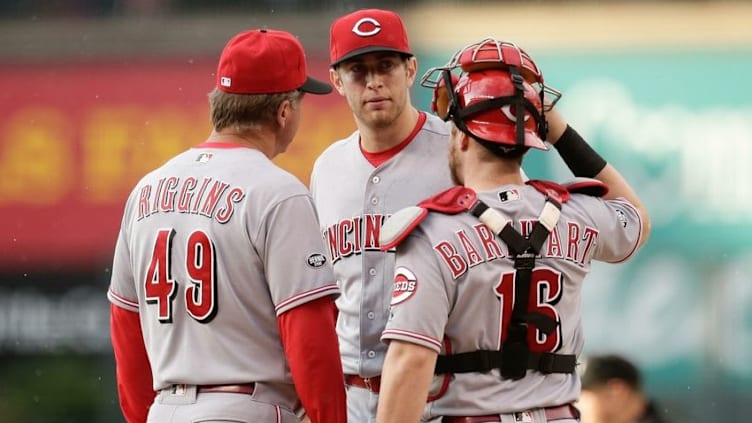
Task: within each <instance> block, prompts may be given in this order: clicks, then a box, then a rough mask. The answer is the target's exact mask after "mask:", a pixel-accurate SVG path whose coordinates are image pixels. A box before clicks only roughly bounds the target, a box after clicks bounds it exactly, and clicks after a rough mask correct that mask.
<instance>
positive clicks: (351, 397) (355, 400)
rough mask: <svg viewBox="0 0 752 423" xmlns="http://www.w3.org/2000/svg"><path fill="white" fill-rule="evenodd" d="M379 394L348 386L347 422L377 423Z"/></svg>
mask: <svg viewBox="0 0 752 423" xmlns="http://www.w3.org/2000/svg"><path fill="white" fill-rule="evenodd" d="M378 402H379V394H377V393H374V392H371V391H370V390H368V389H365V388H360V387H357V386H347V421H348V422H353V423H376V406H377V405H378Z"/></svg>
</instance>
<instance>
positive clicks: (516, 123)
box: [421, 38, 561, 150]
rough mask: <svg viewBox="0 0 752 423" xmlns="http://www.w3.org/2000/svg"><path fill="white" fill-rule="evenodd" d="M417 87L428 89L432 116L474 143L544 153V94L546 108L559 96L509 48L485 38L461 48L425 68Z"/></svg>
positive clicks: (534, 68)
mask: <svg viewBox="0 0 752 423" xmlns="http://www.w3.org/2000/svg"><path fill="white" fill-rule="evenodd" d="M455 72H459V76H458V75H457V74H456V73H455ZM421 85H423V86H425V87H429V88H433V90H434V92H433V101H432V102H431V109H432V110H433V111H434V112H435V113H436V114H438V115H439V116H440V117H441V118H442V119H444V120H449V119H451V120H452V121H453V122H454V123H455V124H456V125H457V127H458V128H459V129H460V130H462V131H463V132H465V133H467V134H469V135H471V136H473V137H475V138H476V139H478V140H479V141H481V142H486V143H492V144H495V145H496V146H498V145H499V144H501V145H507V146H511V147H516V148H528V147H532V148H538V149H542V150H547V149H548V148H547V147H546V145H545V144H544V143H543V141H542V139H544V138H545V136H546V122H545V118H544V116H543V100H544V96H545V94H549V98H551V101H550V105H551V106H552V105H553V104H554V103H555V102H556V101H558V99H559V98H560V97H561V94H560V93H559V92H558V91H556V90H554V89H552V88H549V87H547V86H546V85H545V84H544V83H543V74H542V73H541V72H540V70H539V69H538V67H537V65H536V64H535V62H534V61H533V60H532V58H530V56H529V55H528V54H527V53H525V52H524V51H523V50H522V49H520V48H519V47H517V46H516V45H515V44H513V43H510V42H505V41H497V40H495V39H492V38H487V39H484V40H482V41H480V42H478V43H474V44H471V45H469V46H467V47H464V48H462V49H461V50H459V51H458V52H457V53H455V55H454V56H453V57H452V59H450V61H449V63H447V65H445V66H441V67H438V68H433V69H430V70H429V71H428V72H427V73H426V74H425V75H424V76H423V79H422V81H421Z"/></svg>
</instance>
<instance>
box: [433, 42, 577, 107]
mask: <svg viewBox="0 0 752 423" xmlns="http://www.w3.org/2000/svg"><path fill="white" fill-rule="evenodd" d="M515 53H516V54H515ZM468 54H469V57H467V56H468ZM509 55H512V56H511V57H512V60H511V61H510V60H509V58H510V56H509ZM505 57H506V60H505ZM463 61H464V63H463ZM511 62H514V63H511ZM494 65H495V66H494ZM510 66H515V67H517V68H518V69H519V70H520V74H522V75H523V76H524V77H525V80H526V81H527V82H528V83H529V84H530V85H531V86H533V88H534V89H535V90H536V92H538V94H539V96H540V98H541V103H542V104H543V110H544V111H549V110H551V109H552V108H553V107H554V106H555V105H556V103H557V102H558V101H559V100H560V99H561V96H562V94H561V92H560V91H558V90H556V89H555V88H553V87H549V86H548V85H546V84H545V83H544V82H543V74H542V73H541V71H540V69H539V68H538V66H537V65H536V64H535V62H534V61H533V59H532V58H531V57H530V55H528V54H527V53H526V52H525V51H524V50H523V49H521V48H519V47H518V46H517V45H516V44H514V43H512V42H508V41H499V40H496V39H495V38H492V37H488V38H485V39H483V40H481V41H480V42H476V43H472V44H468V45H466V46H464V47H462V48H461V49H459V50H458V51H457V52H455V53H454V54H453V55H452V57H451V58H450V59H449V61H448V62H447V63H446V64H445V65H443V66H436V67H433V68H430V69H429V70H428V71H426V73H425V74H423V77H422V78H421V81H420V85H421V86H423V87H426V88H431V89H433V90H436V89H439V88H440V85H441V82H442V78H443V76H442V75H443V73H444V72H449V73H454V74H455V75H457V77H459V76H461V75H462V73H466V72H472V71H473V70H479V69H484V68H492V67H499V68H502V69H503V68H508V67H510ZM436 95H437V94H436V93H434V97H436Z"/></svg>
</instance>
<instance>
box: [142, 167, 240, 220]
mask: <svg viewBox="0 0 752 423" xmlns="http://www.w3.org/2000/svg"><path fill="white" fill-rule="evenodd" d="M243 198H245V192H244V191H243V189H242V188H239V187H230V184H228V183H227V182H224V181H220V180H215V179H214V178H210V177H204V178H202V179H201V180H198V179H196V178H194V177H192V176H189V177H184V178H180V177H177V176H170V177H166V178H162V179H160V180H159V181H158V182H157V184H156V186H155V185H153V184H147V185H144V186H143V187H141V190H140V191H139V195H138V219H137V220H141V219H143V218H145V217H148V216H151V215H153V214H155V213H173V212H178V213H190V214H197V215H200V216H205V217H208V218H214V219H215V220H216V221H217V222H219V223H227V222H228V221H229V220H230V218H231V217H232V214H233V212H234V211H235V204H237V203H239V202H240V201H242V200H243Z"/></svg>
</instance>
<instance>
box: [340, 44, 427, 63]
mask: <svg viewBox="0 0 752 423" xmlns="http://www.w3.org/2000/svg"><path fill="white" fill-rule="evenodd" d="M380 51H385V52H391V53H399V54H404V55H405V56H413V54H412V53H410V52H409V51H403V50H399V49H396V48H391V47H384V46H368V47H363V48H359V49H357V50H353V51H351V52H349V53H347V54H346V55H344V56H342V57H340V58H339V60H337V61H336V62H334V63H332V64H331V65H330V66H337V65H339V64H340V63H342V62H344V61H346V60H350V59H352V58H353V57H355V56H360V55H361V54H366V53H376V52H380Z"/></svg>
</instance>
